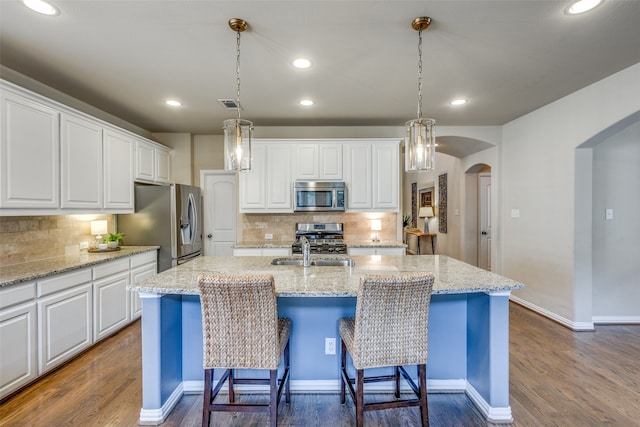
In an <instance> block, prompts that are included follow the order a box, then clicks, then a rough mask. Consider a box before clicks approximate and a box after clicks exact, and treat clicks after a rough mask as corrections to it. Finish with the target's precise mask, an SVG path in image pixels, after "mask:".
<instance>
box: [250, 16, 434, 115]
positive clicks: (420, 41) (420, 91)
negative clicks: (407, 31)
mask: <svg viewBox="0 0 640 427" xmlns="http://www.w3.org/2000/svg"><path fill="white" fill-rule="evenodd" d="M238 90H239V89H238ZM238 96H239V95H238ZM418 120H419V121H420V122H421V123H422V28H420V29H419V30H418Z"/></svg>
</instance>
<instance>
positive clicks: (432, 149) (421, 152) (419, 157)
mask: <svg viewBox="0 0 640 427" xmlns="http://www.w3.org/2000/svg"><path fill="white" fill-rule="evenodd" d="M430 24H431V18H429V17H428V16H422V17H419V18H416V19H414V20H413V22H412V23H411V27H412V28H413V29H414V30H416V31H418V118H417V119H414V120H409V121H408V122H407V123H406V126H407V139H406V146H405V153H406V154H405V155H406V161H405V169H406V170H407V171H418V170H433V169H435V159H436V133H435V125H436V121H435V120H434V119H427V118H424V117H422V30H426V29H427V28H428V27H429V25H430Z"/></svg>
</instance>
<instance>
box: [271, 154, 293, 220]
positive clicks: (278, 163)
mask: <svg viewBox="0 0 640 427" xmlns="http://www.w3.org/2000/svg"><path fill="white" fill-rule="evenodd" d="M266 155H267V167H266V181H267V209H269V210H270V211H276V210H278V211H282V212H291V211H293V199H292V193H293V185H292V180H291V145H290V144H269V145H267V153H266Z"/></svg>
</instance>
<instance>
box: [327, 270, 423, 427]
mask: <svg viewBox="0 0 640 427" xmlns="http://www.w3.org/2000/svg"><path fill="white" fill-rule="evenodd" d="M433 281H434V277H433V275H432V274H427V273H406V274H393V275H365V276H363V277H362V278H361V279H360V284H359V287H358V297H357V302H356V317H355V318H353V317H351V318H342V319H340V321H339V324H338V328H339V332H340V341H341V349H342V353H341V376H342V381H341V382H340V402H341V403H345V391H346V388H348V389H349V394H350V395H351V397H352V399H353V400H354V402H355V405H356V425H357V426H358V427H361V426H363V425H364V412H365V411H374V410H380V409H388V408H401V407H408V406H419V407H420V415H421V419H422V425H423V426H428V425H429V412H428V405H427V379H426V363H427V351H428V348H427V345H428V343H427V339H428V323H429V305H430V302H431V292H432V289H433ZM347 354H349V355H350V356H351V360H352V363H353V367H354V368H355V369H356V376H357V378H351V377H349V375H348V373H347V366H346V363H347ZM407 365H417V367H418V382H419V384H418V386H416V385H415V383H414V382H413V380H412V378H411V376H410V375H409V374H408V373H407V371H406V370H405V368H404V366H407ZM380 367H393V368H394V374H393V375H385V376H377V377H365V376H364V370H365V369H369V368H380ZM401 375H402V377H403V378H405V380H406V381H407V382H408V383H409V385H410V387H411V388H412V390H413V391H414V393H415V394H416V398H415V399H405V400H399V397H400V378H401ZM377 381H394V382H395V397H396V400H393V401H389V402H380V403H368V404H365V403H364V387H363V386H364V383H368V382H377ZM354 385H355V387H354Z"/></svg>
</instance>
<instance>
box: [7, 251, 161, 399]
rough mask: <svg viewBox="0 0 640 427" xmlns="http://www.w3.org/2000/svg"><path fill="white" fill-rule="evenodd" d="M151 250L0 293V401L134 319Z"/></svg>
mask: <svg viewBox="0 0 640 427" xmlns="http://www.w3.org/2000/svg"><path fill="white" fill-rule="evenodd" d="M156 260H157V251H148V252H142V253H140V254H135V255H132V256H130V257H123V258H119V259H116V260H113V261H108V262H105V263H102V264H98V265H96V266H95V267H93V268H90V267H87V268H80V269H77V270H73V271H71V272H68V273H62V274H55V275H52V276H48V277H46V278H43V279H40V280H38V281H37V282H36V281H33V282H26V283H19V284H15V285H10V286H6V287H3V288H0V344H1V345H0V399H2V398H4V397H5V396H7V395H9V394H11V393H12V392H14V391H15V390H17V389H19V388H20V387H22V386H24V385H26V384H28V383H29V382H31V381H33V380H35V379H36V378H38V376H40V375H42V374H44V373H46V372H47V371H50V370H51V369H53V368H55V367H56V366H58V365H60V364H62V363H64V362H66V361H67V360H69V359H70V358H71V357H73V356H75V355H76V354H78V353H80V352H81V351H83V350H85V349H86V348H88V347H90V346H91V345H93V343H95V342H96V341H98V340H100V339H102V338H104V337H106V336H107V335H110V334H112V333H114V332H116V331H117V330H118V329H120V328H122V327H124V326H126V325H128V324H129V323H130V322H131V321H132V320H134V319H136V318H138V317H140V315H141V305H140V298H138V296H137V292H136V293H135V298H134V293H132V292H131V291H129V290H128V289H127V286H128V285H129V283H134V282H136V281H140V280H143V279H146V278H147V277H150V276H152V275H154V274H156V271H157V261H156Z"/></svg>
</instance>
